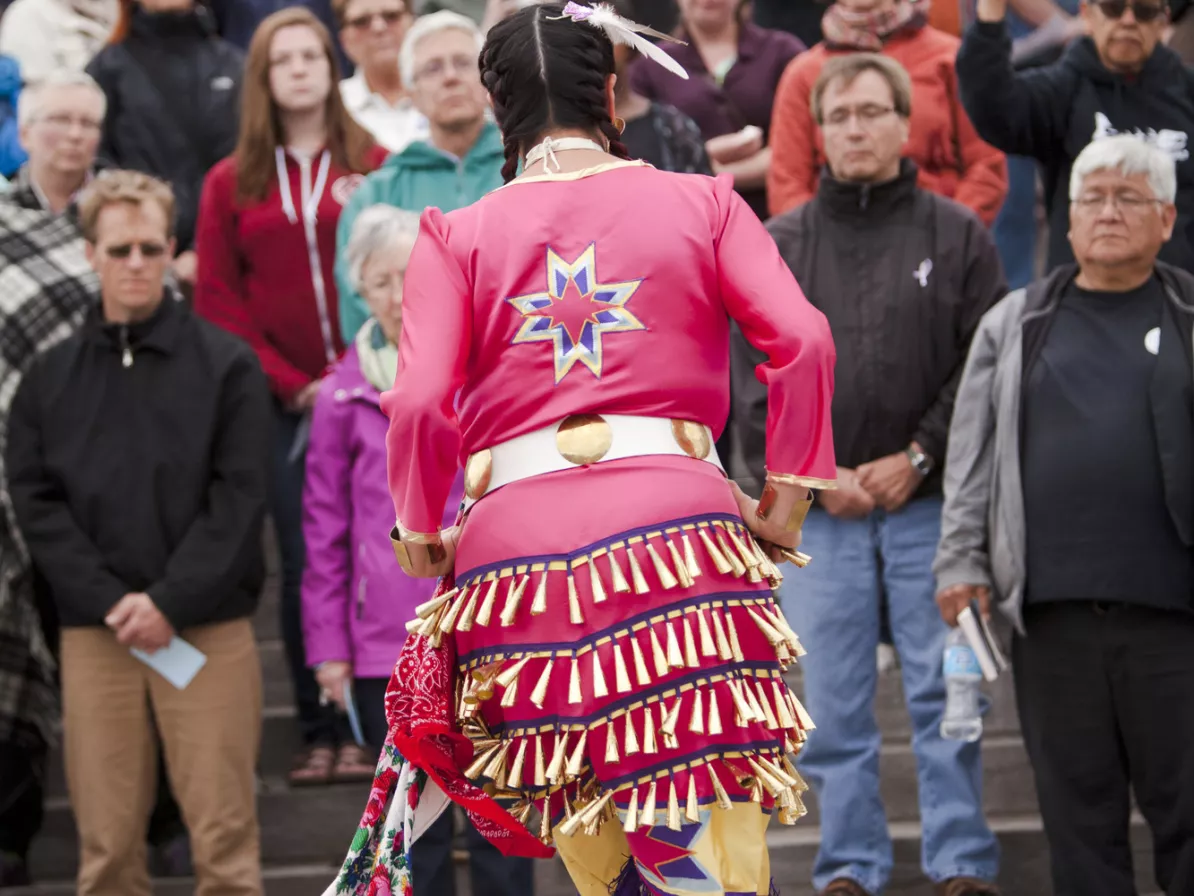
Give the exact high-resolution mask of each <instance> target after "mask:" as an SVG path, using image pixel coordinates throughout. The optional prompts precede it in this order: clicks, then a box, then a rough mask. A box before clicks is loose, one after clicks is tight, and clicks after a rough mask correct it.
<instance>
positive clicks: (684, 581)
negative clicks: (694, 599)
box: [663, 535, 693, 588]
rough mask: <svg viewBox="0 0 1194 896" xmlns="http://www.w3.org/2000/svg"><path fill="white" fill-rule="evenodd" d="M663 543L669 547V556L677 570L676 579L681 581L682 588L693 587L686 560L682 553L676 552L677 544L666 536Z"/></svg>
mask: <svg viewBox="0 0 1194 896" xmlns="http://www.w3.org/2000/svg"><path fill="white" fill-rule="evenodd" d="M663 543H664V544H666V545H667V552H668V556H669V557H671V560H672V566H674V567H675V569H676V578H677V579H679V580H680V587H682V588H691V587H692V585H693V579H692V576H690V575H689V574H688V567H687V566H686V565H685V563H684V558H683V557H681V556H680V552H679V551H678V550H676V544H675V542H673V541H672V540H671V539H670V538H668V537H667V536H666V535H664V536H663Z"/></svg>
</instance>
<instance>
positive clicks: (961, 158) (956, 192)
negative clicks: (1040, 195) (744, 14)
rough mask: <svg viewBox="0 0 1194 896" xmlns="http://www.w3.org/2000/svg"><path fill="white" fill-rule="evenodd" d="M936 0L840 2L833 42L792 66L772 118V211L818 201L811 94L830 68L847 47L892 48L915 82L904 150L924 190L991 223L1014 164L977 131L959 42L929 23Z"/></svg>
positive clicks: (819, 163)
mask: <svg viewBox="0 0 1194 896" xmlns="http://www.w3.org/2000/svg"><path fill="white" fill-rule="evenodd" d="M928 6H929V4H928V2H927V0H837V2H836V3H834V4H833V5H832V6H831V7H829V9H828V10H826V12H825V16H824V18H823V19H822V21H821V30H822V32H823V33H824V35H825V39H824V40H823V41H822V42H821V43H819V44H817V46H815V47H813V48H812V49H811V50H810V51H809V52H808V53H805V54H804V55H803V56H801V57H800V58H799V59H797V60H796V61H795V62H793V63H792V64H791V65H790V66H788V70H787V71H786V72H784V76H783V80H782V81H781V82H780V85H779V92H778V93H777V94H776V99H775V111H774V113H773V117H772V122H773V125H772V138H771V139H772V148H773V149H772V151H773V156H772V163H771V173H770V176H769V177H768V180H767V189H768V197H769V199H770V204H771V212H772V214H776V215H778V214H782V213H783V212H786V211H788V210H789V209H792V208H795V207H796V206H798V205H801V204H802V203H805V202H807V201H808V200H810V199H812V197H813V195H814V194H815V193H816V189H817V181H818V180H819V179H820V174H821V169H822V168H823V167H824V165H825V150H824V144H823V142H822V139H821V134H820V132H819V130H818V129H817V127H816V124H815V123H814V121H813V118H812V112H811V109H810V107H809V95H810V93H811V91H812V87H813V84H815V83H816V81H817V76H818V75H819V74H820V73H821V67H822V66H823V65H824V64H825V61H826V60H827V59H829V58H831V57H833V56H839V55H843V54H846V53H857V52H868V53H882V54H883V55H884V56H890V57H891V58H892V59H894V60H896V61H897V62H899V63H900V64H901V65H902V66H903V67H904V68H905V69H907V71H908V74H909V75H910V76H911V78H912V117H911V119H910V124H911V136H910V137H909V140H908V144H907V146H906V147H905V151H904V154H905V156H906V157H907V158H909V159H911V160H912V161H913V162H915V163H916V165H917V168H918V176H917V181H918V183H919V185H920V186H921V187H923V188H924V189H926V190H929V191H931V192H933V193H937V194H939V195H942V196H946V197H948V198H950V199H953V200H955V201H957V202H960V203H961V204H962V205H965V206H967V207H968V208H970V209H971V210H972V211H973V212H975V214H977V215H978V216H979V217H980V218H981V219H982V220H983V222H984V223H986V224H988V225H989V224H991V223H992V222H993V221H994V220H995V216H996V215H997V214H998V213H999V208H1000V206H1001V205H1002V204H1003V197H1004V195H1005V194H1006V192H1007V162H1006V160H1005V159H1004V156H1003V153H1001V152H999V150H997V149H995V148H994V147H992V146H988V145H987V144H986V143H984V142H983V141H982V140H981V139H979V137H978V135H977V134H976V133H975V131H974V127H973V126H972V125H971V123H970V119H969V118H968V117H967V116H966V112H965V110H964V109H963V108H962V102H961V99H960V97H959V94H958V83H957V75H956V74H955V72H954V57H955V56H956V55H957V53H958V43H959V42H958V39H957V38H956V37H953V36H952V35H949V34H946V33H945V32H943V31H938V30H937V29H936V28H933V27H932V26H931V25H929V24H928V18H927V17H928Z"/></svg>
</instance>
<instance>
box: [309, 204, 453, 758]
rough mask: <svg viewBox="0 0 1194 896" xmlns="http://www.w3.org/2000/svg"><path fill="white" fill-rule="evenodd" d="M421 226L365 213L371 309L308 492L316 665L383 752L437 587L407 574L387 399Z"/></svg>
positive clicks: (362, 251) (330, 381)
mask: <svg viewBox="0 0 1194 896" xmlns="http://www.w3.org/2000/svg"><path fill="white" fill-rule="evenodd" d="M418 232H419V216H418V215H416V214H414V213H412V212H404V211H401V210H399V209H396V208H393V207H391V206H384V205H375V206H373V207H371V208H369V209H367V210H365V211H364V212H362V213H361V215H360V217H358V218H357V220H356V222H355V224H354V226H353V229H352V237H351V239H350V241H349V244H348V247H347V251H346V254H347V258H348V264H349V269H350V272H351V277H352V279H353V283H354V285H355V286H356V288H357V291H358V292H359V293H360V294H361V295H362V296H363V297H364V298H365V300H366V302H367V303H368V306H369V310H370V312H371V314H372V316H371V317H370V318H369V320H368V321H367V322H366V324H365V325H364V326H363V327H361V329H360V331H359V332H358V333H357V336H356V338H355V339H354V341H353V344H352V345H351V346H349V348H348V351H347V352H345V354H344V357H343V358H341V359H340V361H339V362H338V363H337V364H336V366H335V367H333V368H332V372H331V373H330V374H329V375H328V376H327V377H326V378H325V379H324V381H323V383H322V385H321V387H320V390H319V395H318V397H317V398H316V401H315V409H314V413H313V417H312V423H311V442H310V447H309V449H308V452H307V479H306V485H305V489H304V492H303V534H304V536H305V537H306V539H307V565H306V569H305V570H304V573H303V635H304V640H305V642H306V648H307V662H308V663H309V664H310V665H312V666H314V667H315V670H316V671H315V677H316V679H317V680H318V681H319V685H320V687H321V688H323V692H324V695H325V696H326V697H327V699H329V700H332V701H333V702H335V703H336V704H337V705H339V706H341V707H344V706H345V704H346V703H350V702H351V703H352V704H354V708H356V707H359V708H360V721H361V732H362V733H363V735H364V738H365V740H366V741H368V742H369V743H370V744H371V745H372V746H374V747H380V746H381V744H382V742H383V741H384V740H385V736H386V720H385V711H384V702H385V688H386V683H387V681H388V680H389V677H390V672H391V671H392V669H393V667H394V661H395V660H396V659H397V657H398V652H399V650H401V648H402V642H403V641H405V640H406V626H405V623H406V620H408V619H410V618H411V617H413V616H414V613H415V607H416V606H418V605H419V604H420V603H422V602H423V601H425V600H427V599H428V598H429V597H430V596H431V592H432V589H433V587H434V585H435V583H434V582H433V581H431V580H424V579H411V578H407V577H406V576H405V575H404V574H403V573H402V571H401V570H400V569H399V568H398V566H397V565H396V564H395V563H394V550H393V548H392V547H391V545H390V538H389V532H390V528H391V527H392V526H393V525H394V520H393V501H392V500H391V499H390V493H389V489H388V487H387V485H386V439H385V437H386V428H387V425H388V421H387V419H386V416H385V414H384V413H382V410H381V406H380V399H381V393H382V392H384V391H385V390H387V389H389V388H390V386H392V385H393V382H394V375H395V373H396V371H397V367H398V349H397V342H398V337H399V334H400V333H401V331H402V282H403V277H404V275H405V272H406V264H407V262H408V261H409V259H410V253H411V249H412V248H413V247H414V242H415V237H416V236H417V235H418ZM460 493H461V486H460V483H459V482H458V483H457V489H456V491H455V492H454V493H453V495H452V497H451V498H450V499H449V504H448V507H447V508H445V513H444V525H445V526H448V525H451V524H452V522H453V521H454V520H455V517H456V508H457V506H458V505H459V502H460ZM354 696H355V699H354Z"/></svg>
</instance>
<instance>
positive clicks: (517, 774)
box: [506, 737, 527, 790]
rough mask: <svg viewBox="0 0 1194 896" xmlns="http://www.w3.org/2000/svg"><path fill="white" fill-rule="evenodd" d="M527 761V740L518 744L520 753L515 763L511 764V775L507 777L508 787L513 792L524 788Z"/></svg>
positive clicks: (516, 754) (516, 755)
mask: <svg viewBox="0 0 1194 896" xmlns="http://www.w3.org/2000/svg"><path fill="white" fill-rule="evenodd" d="M526 759H527V738H526V737H523V738H522V739H521V740H520V741H519V742H518V752H517V753H515V754H514V761H513V762H512V763H510V774H508V775H507V776H506V786H507V787H509V788H510V789H511V790H519V789H521V788H522V767H523V765H524V764H525V763H526Z"/></svg>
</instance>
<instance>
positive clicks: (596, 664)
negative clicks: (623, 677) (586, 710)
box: [593, 647, 609, 697]
mask: <svg viewBox="0 0 1194 896" xmlns="http://www.w3.org/2000/svg"><path fill="white" fill-rule="evenodd" d="M593 695H594V696H596V697H608V696H609V688H608V687H606V685H605V672H604V670H602V668H601V655H600V654H599V653H597V648H596V647H594V648H593Z"/></svg>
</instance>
